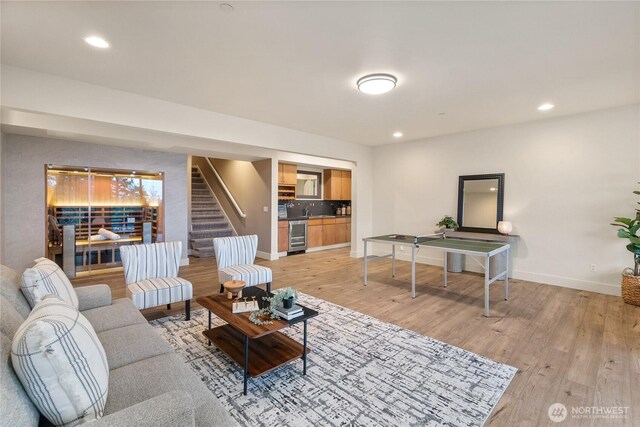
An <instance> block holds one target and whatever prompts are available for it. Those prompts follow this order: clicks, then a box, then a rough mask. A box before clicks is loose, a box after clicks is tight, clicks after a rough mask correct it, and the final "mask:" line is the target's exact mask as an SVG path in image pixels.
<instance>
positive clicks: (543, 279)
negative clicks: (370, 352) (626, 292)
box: [352, 249, 620, 296]
mask: <svg viewBox="0 0 640 427" xmlns="http://www.w3.org/2000/svg"><path fill="white" fill-rule="evenodd" d="M372 252H373V253H371V255H377V256H380V255H387V254H389V253H391V250H390V249H389V251H385V250H382V249H376V250H374V251H372ZM407 252H408V253H407ZM352 256H353V255H352ZM362 256H364V254H363V255H362ZM358 258H359V257H358ZM396 259H399V260H402V261H409V262H411V251H402V252H400V251H397V252H396ZM416 262H417V263H419V264H428V265H434V266H437V267H444V257H440V258H436V257H432V256H427V255H425V254H420V253H418V254H417V255H416ZM464 270H465V271H471V272H474V273H484V270H483V269H482V268H481V267H480V266H479V265H475V264H471V263H469V262H467V263H465V267H464ZM510 277H511V278H513V279H517V280H526V281H528V282H536V283H541V284H544V285H552V286H560V287H563V288H571V289H577V290H580V291H589V292H597V293H600V294H606V295H614V296H620V285H612V284H609V283H600V282H591V281H588V280H582V279H574V278H571V277H563V276H556V275H551V274H542V273H533V272H529V271H522V270H513V271H511V276H510Z"/></svg>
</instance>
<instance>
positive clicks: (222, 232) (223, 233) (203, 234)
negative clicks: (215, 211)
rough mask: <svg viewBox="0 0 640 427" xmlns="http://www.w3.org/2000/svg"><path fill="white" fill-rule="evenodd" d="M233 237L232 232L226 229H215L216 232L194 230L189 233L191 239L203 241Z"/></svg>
mask: <svg viewBox="0 0 640 427" xmlns="http://www.w3.org/2000/svg"><path fill="white" fill-rule="evenodd" d="M229 236H233V230H231V229H229V228H227V229H219V230H218V229H216V230H196V231H192V232H191V238H192V239H204V238H207V237H211V238H213V237H229Z"/></svg>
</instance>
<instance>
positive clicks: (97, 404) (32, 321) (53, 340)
mask: <svg viewBox="0 0 640 427" xmlns="http://www.w3.org/2000/svg"><path fill="white" fill-rule="evenodd" d="M11 361H12V362H13V369H14V370H15V371H16V374H17V375H18V378H20V382H21V383H22V386H23V387H24V389H25V390H26V392H27V394H28V395H29V397H30V398H31V401H32V402H33V404H34V405H35V406H36V407H37V408H38V410H39V411H40V413H41V414H42V415H43V416H45V417H46V418H47V419H48V420H49V421H50V422H51V423H52V424H54V425H56V426H74V425H77V424H82V423H85V422H89V421H93V420H95V419H97V418H100V417H101V416H102V415H103V413H104V407H105V403H106V401H107V390H108V385H109V366H108V365H107V357H106V355H105V353H104V348H103V347H102V344H101V343H100V340H98V336H97V335H96V333H95V331H94V329H93V327H92V326H91V324H90V323H89V321H88V320H87V319H86V318H85V317H84V316H83V315H82V314H81V313H80V312H79V311H78V310H77V309H76V308H74V307H72V306H71V305H70V304H68V303H67V302H65V301H62V300H61V299H60V298H58V297H56V296H53V295H48V296H46V297H44V298H43V300H42V301H41V302H40V303H38V304H36V306H35V307H34V308H33V310H32V311H31V314H30V315H29V317H27V319H26V320H25V321H24V323H23V324H22V325H21V326H20V328H19V329H18V331H17V332H16V334H15V336H14V337H13V343H12V348H11Z"/></svg>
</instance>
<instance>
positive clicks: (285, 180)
mask: <svg viewBox="0 0 640 427" xmlns="http://www.w3.org/2000/svg"><path fill="white" fill-rule="evenodd" d="M297 182H298V167H297V166H296V165H290V164H288V163H278V185H293V186H294V187H295V185H296V184H297Z"/></svg>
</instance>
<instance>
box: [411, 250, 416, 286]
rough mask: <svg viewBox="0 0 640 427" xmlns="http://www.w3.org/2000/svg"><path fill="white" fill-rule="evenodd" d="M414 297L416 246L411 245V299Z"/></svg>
mask: <svg viewBox="0 0 640 427" xmlns="http://www.w3.org/2000/svg"><path fill="white" fill-rule="evenodd" d="M415 297H416V245H411V298H415Z"/></svg>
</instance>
